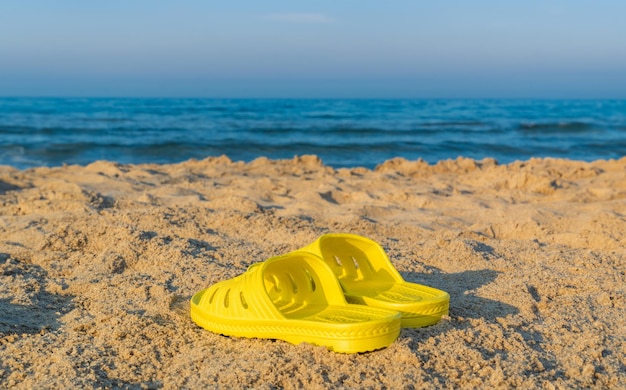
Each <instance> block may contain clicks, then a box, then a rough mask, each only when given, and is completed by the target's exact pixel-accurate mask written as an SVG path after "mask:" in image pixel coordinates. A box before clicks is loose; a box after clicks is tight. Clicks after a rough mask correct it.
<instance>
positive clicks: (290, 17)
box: [265, 12, 334, 23]
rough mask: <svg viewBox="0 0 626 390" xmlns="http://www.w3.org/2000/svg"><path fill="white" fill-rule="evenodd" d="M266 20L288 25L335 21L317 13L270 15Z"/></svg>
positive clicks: (266, 16)
mask: <svg viewBox="0 0 626 390" xmlns="http://www.w3.org/2000/svg"><path fill="white" fill-rule="evenodd" d="M265 18H266V19H269V20H275V21H279V22H288V23H330V22H333V21H334V20H333V19H332V18H331V17H329V16H327V15H324V14H321V13H316V12H308V13H280V14H269V15H265Z"/></svg>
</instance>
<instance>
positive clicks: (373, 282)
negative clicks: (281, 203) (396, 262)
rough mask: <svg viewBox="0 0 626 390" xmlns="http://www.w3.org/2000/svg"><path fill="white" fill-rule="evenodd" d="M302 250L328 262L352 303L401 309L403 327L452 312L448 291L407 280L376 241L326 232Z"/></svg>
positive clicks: (428, 322) (429, 322) (433, 320)
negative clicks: (450, 310)
mask: <svg viewBox="0 0 626 390" xmlns="http://www.w3.org/2000/svg"><path fill="white" fill-rule="evenodd" d="M300 250H301V251H305V252H309V253H312V254H314V255H316V256H319V257H321V258H323V259H324V260H325V261H326V263H327V264H328V265H329V266H330V267H331V269H332V270H333V272H334V273H335V275H336V276H337V278H338V279H339V282H340V283H341V286H342V288H343V291H344V293H345V296H346V299H347V301H348V302H350V303H358V304H362V305H367V306H370V307H379V308H384V309H391V310H397V311H399V312H401V313H402V326H403V327H410V328H419V327H423V326H428V325H433V324H435V323H437V322H438V321H439V320H440V319H441V317H442V316H443V315H444V314H448V309H449V306H450V296H449V295H448V293H447V292H445V291H441V290H437V289H435V288H432V287H428V286H423V285H421V284H416V283H410V282H407V281H405V280H404V279H403V278H402V276H401V275H400V273H399V272H398V271H397V270H396V269H395V268H394V266H393V265H392V264H391V261H389V257H387V254H386V253H385V251H384V250H383V248H382V247H381V246H380V245H378V244H377V243H376V242H375V241H372V240H370V239H368V238H365V237H361V236H357V235H354V234H325V235H323V236H321V237H319V238H318V239H317V240H316V241H315V242H313V243H312V244H310V245H308V246H306V247H304V248H302V249H300Z"/></svg>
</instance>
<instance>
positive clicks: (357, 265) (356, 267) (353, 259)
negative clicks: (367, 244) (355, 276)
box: [350, 257, 361, 269]
mask: <svg viewBox="0 0 626 390" xmlns="http://www.w3.org/2000/svg"><path fill="white" fill-rule="evenodd" d="M350 258H351V259H352V262H353V263H354V268H355V269H359V268H361V266H360V265H359V262H358V261H356V259H355V258H354V257H350Z"/></svg>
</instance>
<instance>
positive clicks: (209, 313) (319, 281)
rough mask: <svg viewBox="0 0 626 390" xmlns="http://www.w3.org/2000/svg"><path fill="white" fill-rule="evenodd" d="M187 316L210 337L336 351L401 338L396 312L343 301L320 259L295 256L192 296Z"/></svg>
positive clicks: (374, 346) (257, 267) (382, 344)
mask: <svg viewBox="0 0 626 390" xmlns="http://www.w3.org/2000/svg"><path fill="white" fill-rule="evenodd" d="M191 318H192V319H193V321H194V322H196V323H197V324H198V325H200V326H201V327H203V328H205V329H207V330H210V331H212V332H214V333H219V334H223V335H227V336H236V337H251V338H268V339H280V340H285V341H288V342H290V343H292V344H299V343H302V342H307V343H311V344H316V345H322V346H326V347H327V348H328V349H329V350H332V351H335V352H344V353H355V352H366V351H372V350H376V349H380V348H384V347H387V346H389V345H390V344H391V343H393V342H394V341H395V340H396V338H397V337H398V335H399V334H400V322H401V320H400V314H399V313H398V312H396V311H391V310H385V309H377V308H371V307H366V306H362V305H354V304H349V303H347V302H346V299H345V297H344V295H343V291H342V290H341V286H340V285H339V282H338V281H337V278H336V277H335V275H334V274H333V271H332V270H331V269H330V268H329V267H328V265H327V264H325V263H324V262H323V261H322V260H321V259H320V258H318V257H316V256H313V255H311V254H309V253H299V252H293V253H290V254H287V255H283V256H277V257H273V258H270V259H268V260H266V261H264V262H262V263H257V264H254V265H252V266H250V268H248V270H247V271H246V272H245V273H243V274H241V275H239V276H237V277H235V278H233V279H229V280H225V281H222V282H219V283H217V284H214V285H213V286H211V287H209V288H207V289H205V290H202V291H200V292H198V293H197V294H195V295H194V296H193V297H192V298H191Z"/></svg>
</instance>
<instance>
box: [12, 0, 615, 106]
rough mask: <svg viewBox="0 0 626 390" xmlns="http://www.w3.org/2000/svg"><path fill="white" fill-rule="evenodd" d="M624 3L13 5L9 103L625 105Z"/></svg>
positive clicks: (32, 0) (31, 0) (138, 1)
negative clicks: (387, 100)
mask: <svg viewBox="0 0 626 390" xmlns="http://www.w3.org/2000/svg"><path fill="white" fill-rule="evenodd" d="M625 18H626V1H624V0H595V1H592V0H569V1H567V0H542V1H536V0H527V1H516V2H513V1H502V0H500V1H495V0H493V1H491V0H490V1H488V0H473V1H467V0H465V1H461V0H457V1H453V0H440V1H428V2H426V1H415V0H411V1H405V0H390V1H370V0H358V1H357V0H354V1H348V0H332V1H326V0H318V1H294V0H291V1H277V0H267V1H238V0H231V1H228V2H219V3H218V2H211V1H206V0H202V1H200V0H181V1H172V0H169V1H165V0H150V1H148V0H124V1H121V0H109V1H101V2H92V1H78V0H73V1H70V0H55V1H49V0H46V1H44V0H19V1H18V0H5V1H2V2H1V3H0V95H1V96H175V97H178V96H191V97H196V96H201V97H340V98H342V97H357V98H360V97H363V98H367V97H391V98H393V97H399V98H403V97H417V98H441V97H444V98H445V97H451V98H456V97H470V98H472V97H477V98H483V97H513V98H517V97H519V98H527V97H537V98H626V22H624V20H625Z"/></svg>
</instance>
